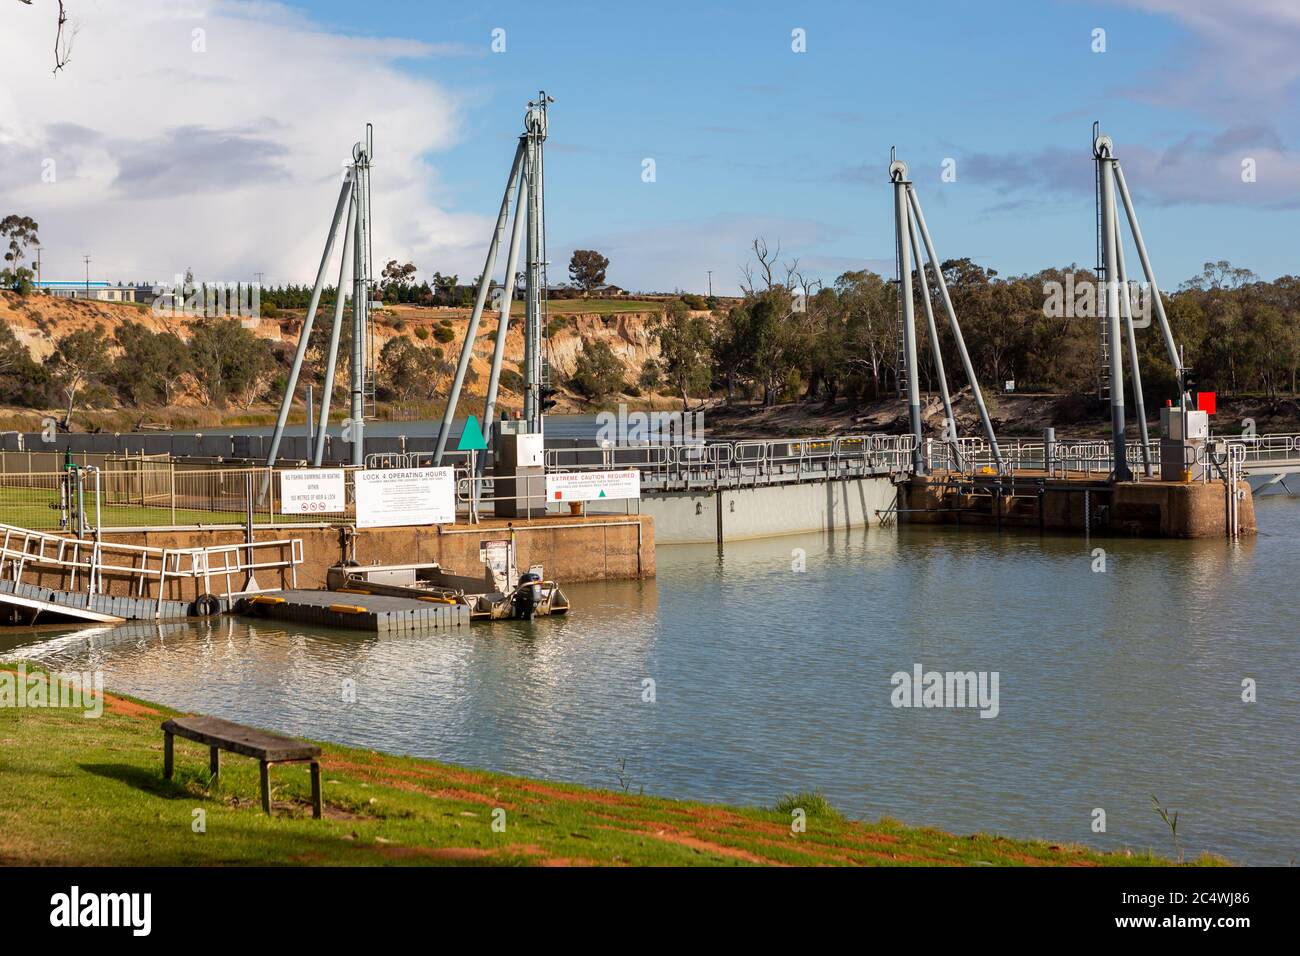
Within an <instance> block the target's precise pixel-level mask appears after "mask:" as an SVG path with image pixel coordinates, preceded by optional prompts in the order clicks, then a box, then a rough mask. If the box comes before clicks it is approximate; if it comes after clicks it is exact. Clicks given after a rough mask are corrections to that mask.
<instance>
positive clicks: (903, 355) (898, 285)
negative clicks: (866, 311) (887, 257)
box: [894, 234, 907, 398]
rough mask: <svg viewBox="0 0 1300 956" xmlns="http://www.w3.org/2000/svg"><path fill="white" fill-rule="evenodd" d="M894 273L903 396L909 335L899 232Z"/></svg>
mask: <svg viewBox="0 0 1300 956" xmlns="http://www.w3.org/2000/svg"><path fill="white" fill-rule="evenodd" d="M894 275H895V276H896V277H897V279H896V280H895V282H894V288H895V290H896V292H897V295H895V296H894V340H895V342H896V343H897V345H898V364H897V365H896V366H895V368H896V369H897V370H898V373H897V375H896V378H897V382H898V395H899V397H900V398H901V397H902V396H904V395H906V394H907V346H906V343H907V337H906V333H905V331H904V329H903V321H904V319H903V247H902V246H901V245H899V242H898V235H897V234H895V236H894Z"/></svg>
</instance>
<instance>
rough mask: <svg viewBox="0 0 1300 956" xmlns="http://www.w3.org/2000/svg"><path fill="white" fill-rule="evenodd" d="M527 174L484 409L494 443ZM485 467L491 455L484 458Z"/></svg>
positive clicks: (517, 201)
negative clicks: (498, 392)
mask: <svg viewBox="0 0 1300 956" xmlns="http://www.w3.org/2000/svg"><path fill="white" fill-rule="evenodd" d="M527 202H528V178H527V174H526V173H525V174H524V175H522V176H520V177H519V191H518V193H517V194H516V197H515V221H514V226H513V227H512V228H511V230H510V253H509V255H508V256H507V257H506V275H505V287H504V288H503V289H502V290H501V311H500V315H499V317H498V319H497V338H496V346H495V348H493V350H492V371H491V373H490V374H489V375H488V389H487V400H486V402H485V403H484V407H483V437H484V438H487V439H488V440H489V441H490V440H491V437H492V436H491V430H492V429H494V428H495V427H496V424H495V416H496V406H497V388H498V386H499V385H500V383H501V365H502V363H503V362H504V361H505V356H506V335H507V334H508V332H509V331H510V306H511V303H513V302H514V296H515V270H516V269H518V268H519V249H520V247H521V246H522V245H523V238H524V223H525V221H526V220H527V218H528V213H527V209H526V204H527ZM480 460H481V461H482V462H483V464H484V465H486V463H487V456H486V455H484V456H482V457H481V459H480Z"/></svg>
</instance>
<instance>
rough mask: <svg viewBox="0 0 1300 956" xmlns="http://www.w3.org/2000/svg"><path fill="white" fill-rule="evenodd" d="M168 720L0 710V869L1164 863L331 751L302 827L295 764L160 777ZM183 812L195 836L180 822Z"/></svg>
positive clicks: (304, 806)
mask: <svg viewBox="0 0 1300 956" xmlns="http://www.w3.org/2000/svg"><path fill="white" fill-rule="evenodd" d="M14 666H15V665H13V664H6V665H5V667H6V668H12V667H14ZM28 669H29V671H31V670H32V666H31V665H28ZM173 715H174V712H173V711H171V710H168V709H167V708H165V707H161V706H158V705H154V704H148V703H145V702H143V701H132V700H131V699H129V698H121V697H118V698H114V697H111V696H110V698H109V700H108V705H107V707H106V708H105V711H104V714H103V716H102V717H100V718H98V719H87V718H85V717H83V716H82V715H81V712H80V711H75V710H58V709H26V708H24V709H15V708H0V833H3V834H4V839H3V840H0V863H4V864H20V865H30V864H58V865H95V864H119V865H146V864H147V865H181V864H236V865H245V864H302V865H334V864H351V865H358V864H359V865H371V864H376V865H378V864H437V865H448V864H470V865H484V864H487V865H515V864H522V865H537V864H543V863H552V864H554V863H571V864H584V863H590V864H614V865H617V864H630V865H726V866H732V865H755V864H781V863H785V864H795V865H814V864H832V865H982V864H992V865H999V866H1001V865H1008V866H1020V865H1028V866H1040V865H1042V866H1046V865H1060V864H1069V865H1119V866H1149V865H1169V864H1170V861H1169V860H1167V859H1164V858H1162V857H1158V856H1155V855H1152V854H1150V853H1145V852H1144V853H1097V852H1094V851H1092V850H1088V849H1085V848H1082V847H1077V846H1060V845H1050V844H1047V843H1043V842H1040V841H1031V840H1012V839H1006V838H1003V837H996V836H987V835H983V834H976V835H972V836H954V835H953V834H950V833H945V832H942V831H940V830H933V829H925V828H912V827H906V826H904V825H902V824H900V823H898V822H896V821H892V820H881V821H878V822H876V823H860V822H853V821H848V820H845V819H844V818H843V817H842V816H841V815H840V814H839V813H837V812H835V811H834V809H833V808H831V807H830V806H829V804H827V803H826V802H825V800H824V798H821V797H820V796H818V795H816V794H801V795H798V796H796V797H791V798H787V799H786V800H784V801H782V805H781V808H779V809H774V810H763V809H749V808H741V807H728V806H721V805H712V804H701V803H691V802H686V801H679V800H665V799H660V798H656V797H648V796H639V795H635V794H633V793H629V792H617V791H610V790H594V789H589V788H584V787H576V786H569V785H565V784H550V783H543V782H541V781H535V780H529V779H525V778H521V777H509V776H504V775H501V774H494V773H487V772H483V771H478V770H468V769H464V768H459V767H453V766H449V765H446V764H439V763H434V762H432V761H426V760H417V759H414V758H410V757H395V756H389V755H385V754H380V753H375V752H373V751H367V750H358V749H353V748H347V747H339V746H335V745H332V744H323V745H322V746H323V747H324V751H325V752H324V756H323V758H322V763H323V778H324V781H325V784H324V791H325V801H326V811H325V819H323V820H313V819H311V816H310V808H309V803H308V800H309V794H310V782H309V776H308V771H307V769H306V768H305V767H302V766H298V765H288V766H278V767H274V768H272V771H271V781H272V785H273V788H274V791H273V800H274V803H275V811H276V814H275V816H274V817H272V818H268V817H266V816H265V815H264V814H263V813H262V812H261V809H260V803H259V797H258V785H257V764H256V763H255V762H254V761H252V760H249V759H246V758H242V757H237V756H234V755H231V754H222V772H221V779H220V785H219V787H217V788H215V789H213V788H211V787H210V786H209V784H210V779H209V775H208V754H207V750H206V748H204V747H201V746H199V745H197V744H193V743H190V742H187V741H183V740H180V739H178V740H177V741H176V774H175V777H174V779H173V780H172V781H170V782H169V781H164V780H163V779H162V776H161V770H162V732H161V731H160V729H159V724H160V723H161V722H162V721H163V720H164V719H166V717H168V716H173ZM617 770H618V768H611V782H613V781H614V779H615V776H616V773H617ZM787 804H789V806H787ZM497 808H500V809H501V810H504V811H505V816H504V821H505V830H504V832H496V831H494V829H493V826H492V824H493V819H494V810H496V809H497ZM800 808H802V809H804V810H805V816H806V830H805V832H802V833H793V832H791V811H793V810H795V809H800ZM199 810H201V811H203V814H202V815H203V817H204V818H205V828H206V832H204V833H196V832H194V828H193V823H194V821H195V819H196V814H195V811H199ZM814 811H815V812H814ZM498 816H499V815H498ZM1197 862H1201V863H1215V862H1219V861H1215V860H1213V859H1205V860H1200V861H1197Z"/></svg>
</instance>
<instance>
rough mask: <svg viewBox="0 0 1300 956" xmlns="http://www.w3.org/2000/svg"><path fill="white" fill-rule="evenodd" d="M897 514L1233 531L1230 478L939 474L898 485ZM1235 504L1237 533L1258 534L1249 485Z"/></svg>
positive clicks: (1131, 529) (1114, 530) (916, 518)
mask: <svg viewBox="0 0 1300 956" xmlns="http://www.w3.org/2000/svg"><path fill="white" fill-rule="evenodd" d="M900 490H901V492H902V494H901V500H900V505H899V511H900V517H901V518H902V519H903V520H905V521H910V522H913V523H915V524H958V525H962V524H969V525H980V526H992V527H998V528H1027V529H1032V530H1038V531H1067V532H1068V531H1077V532H1082V531H1085V530H1087V531H1092V532H1106V533H1111V534H1124V535H1137V536H1144V537H1156V538H1223V537H1231V513H1230V509H1231V499H1230V492H1229V488H1228V486H1227V484H1226V483H1225V482H1222V481H1211V482H1173V481H1121V482H1116V483H1113V484H1108V483H1106V482H1105V481H1102V480H1100V479H1098V478H1097V477H1096V476H1095V475H1094V476H1090V477H1088V476H1061V475H1058V476H1056V477H1049V476H1048V475H1047V474H1046V472H1042V471H1039V472H1034V471H1018V472H1017V473H1016V474H1015V475H1014V476H1006V475H1003V476H997V475H988V476H975V477H974V478H972V477H970V476H963V475H959V474H954V473H950V472H936V473H933V474H930V475H925V476H913V477H911V478H910V479H908V480H907V481H905V482H903V484H902V485H901V486H900ZM1238 490H1240V491H1243V492H1244V495H1243V496H1242V497H1241V498H1239V499H1238V502H1237V533H1238V534H1254V533H1255V531H1256V526H1255V508H1254V500H1253V499H1252V497H1251V493H1250V486H1249V485H1248V484H1247V483H1246V482H1244V481H1242V482H1240V483H1239V484H1238Z"/></svg>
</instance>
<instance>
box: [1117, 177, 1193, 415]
mask: <svg viewBox="0 0 1300 956" xmlns="http://www.w3.org/2000/svg"><path fill="white" fill-rule="evenodd" d="M1111 167H1112V168H1113V170H1114V172H1115V185H1116V186H1117V187H1118V188H1119V197H1120V199H1121V200H1122V201H1123V203H1124V212H1125V213H1126V214H1127V215H1128V227H1129V231H1130V232H1132V233H1133V245H1135V246H1137V252H1138V261H1139V262H1141V263H1142V273H1143V275H1145V276H1146V280H1147V289H1148V293H1149V294H1150V296H1151V305H1152V307H1153V308H1154V309H1155V311H1156V320H1157V321H1158V322H1159V323H1160V334H1161V335H1162V336H1163V337H1164V340H1165V351H1166V352H1168V353H1169V364H1170V365H1172V366H1173V369H1174V374H1175V375H1176V376H1177V377H1178V396H1179V398H1180V399H1186V396H1185V395H1184V394H1183V361H1182V356H1180V355H1179V354H1178V346H1177V345H1176V344H1175V342H1174V333H1173V330H1172V329H1170V327H1169V318H1168V316H1166V315H1165V303H1164V300H1163V299H1162V298H1161V297H1160V287H1159V286H1158V285H1157V284H1156V274H1155V271H1154V270H1153V269H1152V268H1151V259H1150V258H1149V257H1148V256H1147V246H1146V243H1145V242H1143V241H1142V227H1141V226H1139V225H1138V220H1137V213H1136V212H1135V211H1134V209H1133V198H1132V197H1131V196H1130V195H1129V192H1128V183H1126V182H1125V181H1124V170H1123V169H1121V168H1120V165H1119V160H1117V159H1112V160H1111ZM1180 404H1184V405H1185V404H1186V403H1185V401H1180Z"/></svg>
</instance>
